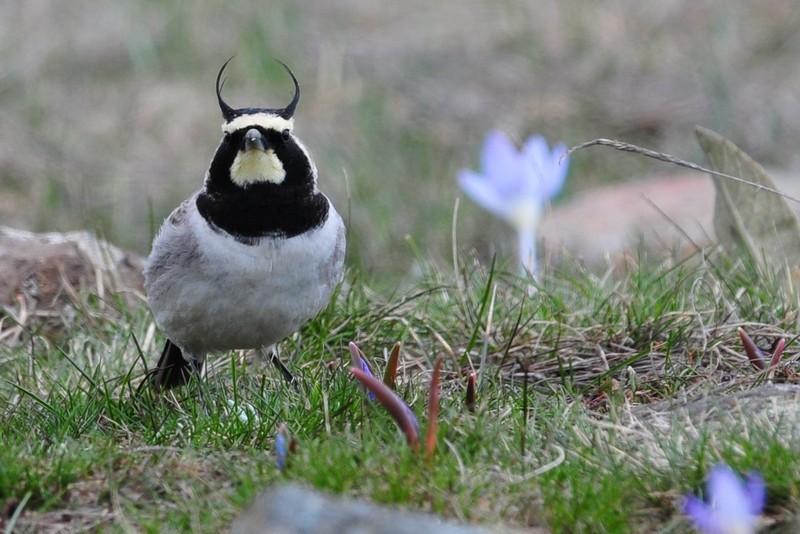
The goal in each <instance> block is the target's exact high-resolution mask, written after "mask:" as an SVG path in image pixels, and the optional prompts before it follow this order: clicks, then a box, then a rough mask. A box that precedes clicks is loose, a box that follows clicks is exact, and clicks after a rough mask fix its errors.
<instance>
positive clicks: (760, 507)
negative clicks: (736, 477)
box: [744, 473, 767, 516]
mask: <svg viewBox="0 0 800 534" xmlns="http://www.w3.org/2000/svg"><path fill="white" fill-rule="evenodd" d="M744 492H745V494H746V496H747V501H748V503H749V504H750V513H751V514H753V515H754V516H758V515H761V513H762V512H763V511H764V506H765V505H766V504H767V485H766V484H765V483H764V479H763V478H762V477H761V475H759V474H758V473H749V474H748V475H747V476H746V477H745V481H744Z"/></svg>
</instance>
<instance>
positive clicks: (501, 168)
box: [457, 131, 569, 276]
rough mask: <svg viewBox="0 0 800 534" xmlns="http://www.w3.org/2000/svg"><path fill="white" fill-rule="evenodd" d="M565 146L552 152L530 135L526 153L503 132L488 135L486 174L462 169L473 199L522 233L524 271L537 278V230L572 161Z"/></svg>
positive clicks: (542, 140)
mask: <svg viewBox="0 0 800 534" xmlns="http://www.w3.org/2000/svg"><path fill="white" fill-rule="evenodd" d="M566 150H567V147H566V145H564V144H557V145H555V146H553V149H552V150H550V148H549V147H548V144H547V141H546V140H545V138H544V137H542V136H540V135H534V136H533V137H530V138H529V139H528V140H527V141H526V142H525V144H524V145H523V146H522V149H521V150H517V148H516V147H515V146H514V144H513V143H512V142H511V140H510V139H509V138H508V137H507V136H506V135H505V134H504V133H503V132H500V131H494V132H492V133H490V134H489V135H488V136H487V137H486V141H484V143H483V151H482V153H481V172H480V173H477V172H475V171H473V170H470V169H463V170H461V171H460V172H459V173H458V177H457V179H458V183H459V185H460V186H461V188H462V189H463V190H464V191H465V192H466V193H467V195H469V197H470V198H472V200H474V201H475V202H476V203H478V204H480V205H481V206H482V207H483V208H484V209H486V210H487V211H489V212H491V213H493V214H495V215H497V216H498V217H500V218H501V219H504V220H506V221H507V222H508V223H509V224H511V226H512V227H514V230H516V232H517V237H518V239H519V260H520V265H521V267H522V270H523V271H524V272H526V273H527V274H530V275H532V276H533V275H535V274H536V226H537V225H538V223H539V218H540V217H541V214H542V211H543V210H544V206H545V203H546V202H547V201H548V200H550V199H551V198H553V197H554V196H555V195H556V194H558V192H559V191H561V188H562V187H563V186H564V180H565V178H566V176H567V170H568V168H569V158H564V160H563V161H559V159H560V158H561V157H562V156H563V155H564V153H565V152H566Z"/></svg>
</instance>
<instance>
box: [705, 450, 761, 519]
mask: <svg viewBox="0 0 800 534" xmlns="http://www.w3.org/2000/svg"><path fill="white" fill-rule="evenodd" d="M708 495H709V496H710V498H711V505H712V506H713V507H714V508H715V510H717V512H718V513H719V515H720V516H722V517H724V518H726V519H727V520H729V521H731V522H735V523H739V520H745V521H746V520H747V518H748V517H749V516H750V515H751V514H750V503H749V502H748V497H747V495H746V494H745V490H744V487H743V486H742V480H741V479H740V478H739V477H738V476H737V475H736V473H734V472H733V469H731V468H730V467H728V466H727V465H725V464H719V465H717V466H715V467H714V469H712V471H711V474H710V475H709V477H708Z"/></svg>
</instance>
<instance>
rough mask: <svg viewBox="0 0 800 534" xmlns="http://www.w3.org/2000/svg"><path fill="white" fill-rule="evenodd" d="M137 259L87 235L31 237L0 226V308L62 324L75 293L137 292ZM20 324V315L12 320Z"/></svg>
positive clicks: (139, 259) (69, 313) (139, 269)
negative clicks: (1, 306)
mask: <svg viewBox="0 0 800 534" xmlns="http://www.w3.org/2000/svg"><path fill="white" fill-rule="evenodd" d="M143 265H144V260H143V258H142V257H141V256H138V255H137V254H134V253H132V252H128V251H124V250H122V249H120V248H117V247H115V246H114V245H111V244H110V243H107V242H106V241H104V240H102V239H99V238H98V237H96V236H95V235H94V234H92V233H90V232H87V231H77V232H66V233H58V232H51V233H43V234H39V233H34V232H27V231H24V230H16V229H14V228H8V227H4V226H0V305H3V306H8V307H9V308H11V309H14V310H16V312H18V314H19V315H20V316H22V317H24V318H26V319H30V318H36V317H39V318H41V319H48V320H50V321H51V322H52V321H53V320H54V319H55V322H60V323H62V324H63V323H66V324H68V323H69V322H70V321H71V317H72V316H73V315H74V309H73V307H74V305H75V295H76V294H77V293H78V292H81V291H84V290H89V291H92V292H93V293H94V294H96V295H99V296H101V297H103V296H109V295H111V294H115V293H120V292H121V293H122V294H123V296H126V295H129V296H130V299H127V300H129V301H130V302H132V301H133V300H135V299H134V297H133V293H136V292H138V293H142V291H143V285H144V277H143V275H142V268H143ZM16 319H17V321H20V320H21V319H20V317H17V318H16Z"/></svg>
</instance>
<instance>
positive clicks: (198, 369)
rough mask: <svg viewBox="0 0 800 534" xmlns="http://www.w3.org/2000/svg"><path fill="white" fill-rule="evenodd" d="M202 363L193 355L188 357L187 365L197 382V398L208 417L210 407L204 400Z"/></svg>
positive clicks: (200, 359) (202, 360)
mask: <svg viewBox="0 0 800 534" xmlns="http://www.w3.org/2000/svg"><path fill="white" fill-rule="evenodd" d="M203 362H204V359H202V358H198V357H196V356H194V355H189V365H190V367H191V369H192V373H193V374H194V378H195V380H196V382H197V396H198V397H200V404H201V405H202V406H203V410H205V412H206V414H209V415H210V414H211V407H210V406H209V404H208V401H207V400H206V394H205V391H204V389H205V381H204V380H203Z"/></svg>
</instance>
